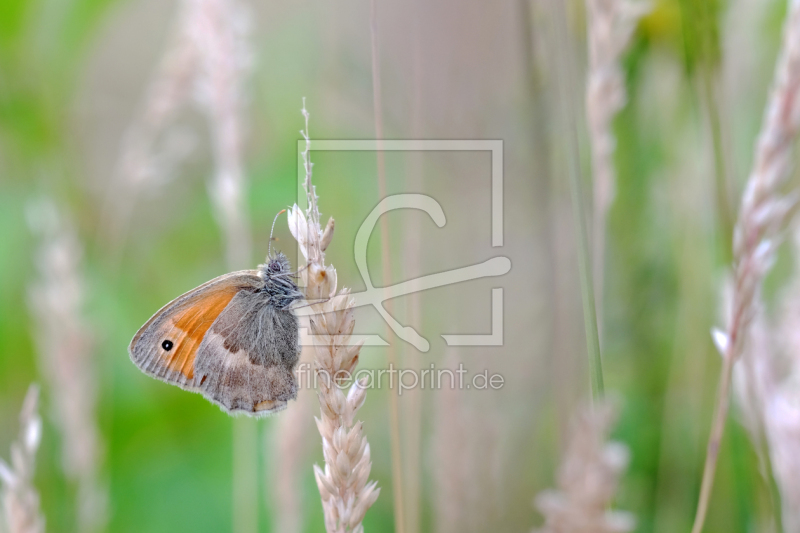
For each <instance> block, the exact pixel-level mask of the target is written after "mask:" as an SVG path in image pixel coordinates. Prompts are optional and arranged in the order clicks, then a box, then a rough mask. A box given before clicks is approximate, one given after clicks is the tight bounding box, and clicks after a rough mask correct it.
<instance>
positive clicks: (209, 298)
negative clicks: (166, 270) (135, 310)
mask: <svg viewBox="0 0 800 533" xmlns="http://www.w3.org/2000/svg"><path fill="white" fill-rule="evenodd" d="M292 278H293V273H292V272H290V265H289V260H288V259H287V258H286V256H285V255H284V254H282V253H277V254H275V255H274V256H270V254H269V252H268V254H267V262H266V263H265V264H263V265H259V267H258V269H257V270H241V271H238V272H231V273H230V274H225V275H223V276H220V277H218V278H215V279H212V280H211V281H209V282H207V283H204V284H203V285H200V286H199V287H197V288H195V289H193V290H191V291H189V292H187V293H186V294H184V295H182V296H179V297H178V298H176V299H174V300H173V301H171V302H170V303H168V304H167V305H165V306H164V307H163V308H161V310H159V311H158V312H157V313H156V314H155V315H153V317H152V318H150V320H148V321H147V322H146V323H145V325H144V326H142V327H141V329H139V331H138V332H137V333H136V335H135V336H134V337H133V340H132V341H131V343H130V346H129V347H128V353H129V355H130V357H131V360H132V361H133V362H134V364H136V366H137V367H139V369H141V370H142V371H143V372H144V373H145V374H148V375H150V376H153V377H154V378H157V379H160V380H162V381H165V382H167V383H172V384H173V385H177V386H179V387H181V388H182V389H185V390H188V391H192V392H198V393H200V394H202V395H203V396H204V397H205V398H207V399H208V400H210V401H211V402H212V403H215V404H217V405H219V406H220V407H221V408H222V409H223V410H224V411H226V412H228V413H229V414H245V415H249V416H262V415H268V414H271V413H275V412H277V411H280V410H282V409H284V408H286V402H287V401H288V400H292V399H294V398H295V397H296V396H297V382H296V380H295V376H294V367H295V365H296V364H297V360H298V358H299V354H300V343H299V336H298V327H299V326H298V320H297V317H296V316H295V314H294V312H293V310H292V308H290V305H291V304H292V303H293V302H295V301H296V300H300V299H302V298H303V293H302V292H300V290H299V289H298V287H297V285H296V284H295V283H294V281H293V279H292Z"/></svg>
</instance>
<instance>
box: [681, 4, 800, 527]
mask: <svg viewBox="0 0 800 533" xmlns="http://www.w3.org/2000/svg"><path fill="white" fill-rule="evenodd" d="M799 97H800V0H792V2H791V4H790V8H789V12H788V15H787V19H786V22H785V25H784V34H783V45H782V47H781V50H780V55H779V58H778V62H777V65H776V68H775V76H774V80H773V86H772V91H771V94H770V97H769V101H768V103H767V107H766V110H765V113H764V119H763V124H762V126H761V131H760V133H759V137H758V142H757V145H756V149H755V158H754V166H753V169H752V171H751V173H750V177H749V178H748V181H747V186H746V189H745V192H744V195H743V197H742V204H741V208H740V212H739V217H738V220H737V222H736V227H735V229H734V234H733V258H734V259H733V261H734V263H733V267H734V280H733V305H732V307H731V312H730V316H729V320H728V325H727V332H726V333H722V332H717V333H716V334H715V340H716V344H717V346H718V348H719V350H720V352H721V354H722V357H723V364H722V370H721V376H720V385H719V390H718V394H717V401H716V407H715V409H714V415H713V416H714V418H713V422H712V425H711V434H710V436H709V439H708V446H707V450H706V461H705V465H704V467H703V479H702V483H701V487H700V496H699V499H698V503H697V513H696V515H695V520H694V525H693V526H692V533H700V532H701V531H702V530H703V525H704V524H705V519H706V515H707V513H708V507H709V502H710V499H711V493H712V489H713V486H714V474H715V472H716V466H717V460H718V458H719V449H720V446H721V443H722V436H723V433H724V430H725V423H726V421H727V415H728V408H729V404H730V387H731V379H732V373H733V366H734V364H735V363H736V361H737V360H738V359H739V358H740V356H741V354H742V352H743V347H744V343H745V340H746V339H747V338H748V333H749V329H750V326H751V323H752V321H753V317H754V315H755V314H756V309H757V305H758V301H759V300H760V290H761V284H762V281H763V279H764V276H765V275H766V273H767V272H768V271H769V269H770V268H771V266H772V263H773V262H774V259H775V254H776V249H777V247H778V245H779V243H780V240H781V236H782V232H783V230H784V229H785V227H786V224H787V221H788V219H789V217H790V216H791V215H792V214H793V211H794V209H795V207H796V204H797V196H796V195H784V194H782V192H781V189H782V186H783V185H784V183H785V182H786V180H787V179H788V177H789V175H790V169H791V166H790V162H791V157H790V156H791V152H792V147H793V142H794V140H795V138H796V136H797V130H798V127H800V105H798V99H799Z"/></svg>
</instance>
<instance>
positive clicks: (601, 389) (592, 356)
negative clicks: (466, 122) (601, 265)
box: [557, 2, 605, 400]
mask: <svg viewBox="0 0 800 533" xmlns="http://www.w3.org/2000/svg"><path fill="white" fill-rule="evenodd" d="M559 4H560V5H559V8H560V9H558V13H559V15H558V16H559V21H558V24H557V26H558V28H557V32H558V34H559V38H560V41H561V43H560V45H561V46H563V47H564V48H563V49H564V50H570V46H569V39H568V38H567V35H566V32H567V28H566V13H565V12H564V10H566V8H567V4H566V3H561V2H559ZM565 56H566V57H569V54H568V53H567V54H565ZM564 63H566V62H565V61H560V62H558V68H557V70H558V78H559V85H560V91H559V93H560V94H561V98H560V104H561V116H562V119H563V121H564V125H565V130H566V133H567V137H568V141H567V145H568V154H567V174H569V183H570V192H571V196H572V211H573V215H574V216H575V232H576V236H577V241H578V243H577V245H578V270H579V276H580V280H581V301H582V303H583V325H584V328H585V334H586V351H587V355H588V356H589V375H590V378H591V383H592V398H593V399H594V400H599V399H602V397H603V395H604V393H605V386H604V384H603V361H602V357H601V352H600V336H599V334H598V330H597V308H596V307H595V299H594V282H593V280H592V276H593V270H592V259H591V251H590V248H589V234H588V228H587V227H586V211H585V207H584V194H583V187H582V184H581V179H582V177H581V165H580V162H581V153H580V140H579V138H578V127H577V118H576V117H575V114H574V112H573V109H574V107H575V106H573V105H570V104H571V102H570V96H569V95H570V94H571V92H570V88H571V87H575V84H574V83H573V80H572V79H571V78H572V76H571V65H565V64H564Z"/></svg>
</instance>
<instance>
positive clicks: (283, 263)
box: [258, 252, 303, 309]
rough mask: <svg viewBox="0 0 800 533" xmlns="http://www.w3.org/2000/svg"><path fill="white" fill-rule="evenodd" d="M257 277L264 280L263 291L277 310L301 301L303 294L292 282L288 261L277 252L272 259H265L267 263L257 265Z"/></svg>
mask: <svg viewBox="0 0 800 533" xmlns="http://www.w3.org/2000/svg"><path fill="white" fill-rule="evenodd" d="M258 275H259V276H260V277H261V279H263V280H264V289H263V290H264V291H265V292H266V293H267V294H269V297H270V299H271V300H272V303H273V305H274V306H275V307H276V308H278V309H285V308H286V307H287V306H289V305H290V304H291V303H292V302H294V301H295V300H301V299H302V298H303V293H302V292H300V290H299V289H298V288H297V284H295V282H294V281H293V280H292V272H291V265H290V264H289V259H288V258H287V257H286V256H285V255H284V254H282V253H281V252H277V253H276V254H275V255H274V256H273V257H272V258H269V257H267V262H266V263H264V264H263V265H258Z"/></svg>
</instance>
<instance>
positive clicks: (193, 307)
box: [128, 270, 263, 392]
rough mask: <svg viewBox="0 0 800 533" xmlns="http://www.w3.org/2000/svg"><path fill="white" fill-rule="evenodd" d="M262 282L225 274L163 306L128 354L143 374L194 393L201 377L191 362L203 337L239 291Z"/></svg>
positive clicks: (246, 274)
mask: <svg viewBox="0 0 800 533" xmlns="http://www.w3.org/2000/svg"><path fill="white" fill-rule="evenodd" d="M262 284H263V282H262V281H261V278H259V277H258V275H257V271H255V270H243V271H239V272H233V273H230V274H225V275H224V276H220V277H218V278H215V279H213V280H211V281H209V282H208V283H205V284H203V285H200V286H199V287H197V288H196V289H193V290H191V291H189V292H187V293H186V294H184V295H182V296H179V297H178V298H176V299H175V300H173V301H172V302H170V303H168V304H167V305H165V306H164V307H163V308H162V309H161V310H159V311H158V312H157V313H156V314H155V315H153V317H152V318H150V320H148V321H147V323H146V324H145V325H144V326H142V327H141V329H139V331H138V332H137V333H136V335H135V336H134V337H133V340H132V341H131V344H130V346H129V347H128V353H129V354H130V357H131V360H132V361H133V362H134V363H135V364H136V366H138V367H139V368H140V369H141V370H142V371H143V372H145V373H146V374H149V375H151V376H153V377H155V378H158V379H160V380H163V381H166V382H168V383H173V384H175V385H178V386H179V387H181V388H184V389H187V390H192V391H198V392H199V388H200V387H201V385H203V381H204V380H205V376H199V375H197V376H196V375H195V360H196V358H197V354H198V351H199V348H200V346H201V344H202V342H203V339H204V337H205V336H206V333H207V332H208V330H209V328H210V327H211V326H212V324H213V323H214V321H215V320H216V319H217V318H218V317H219V315H220V314H222V312H223V311H224V310H225V308H226V307H227V306H228V305H229V304H230V302H231V300H233V298H234V297H235V296H236V295H237V294H238V293H239V292H240V291H248V292H249V291H252V290H253V289H255V288H257V287H259V286H261V285H262Z"/></svg>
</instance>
